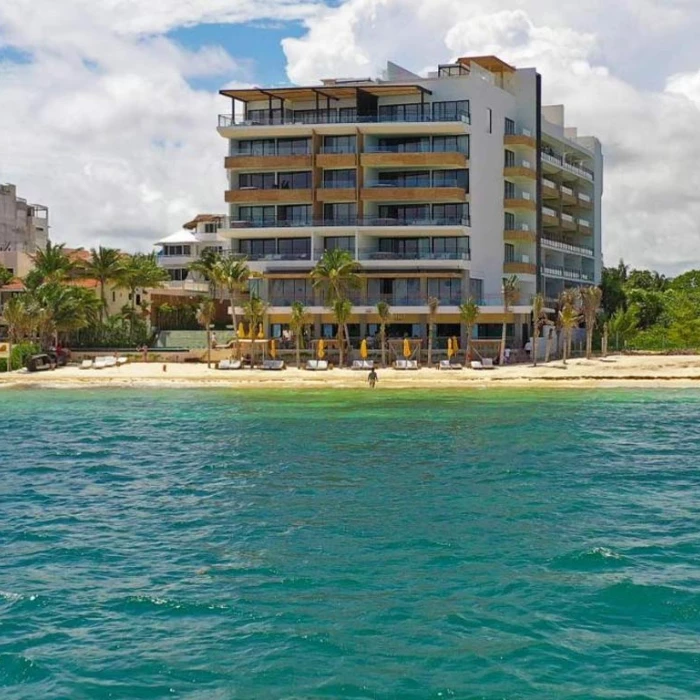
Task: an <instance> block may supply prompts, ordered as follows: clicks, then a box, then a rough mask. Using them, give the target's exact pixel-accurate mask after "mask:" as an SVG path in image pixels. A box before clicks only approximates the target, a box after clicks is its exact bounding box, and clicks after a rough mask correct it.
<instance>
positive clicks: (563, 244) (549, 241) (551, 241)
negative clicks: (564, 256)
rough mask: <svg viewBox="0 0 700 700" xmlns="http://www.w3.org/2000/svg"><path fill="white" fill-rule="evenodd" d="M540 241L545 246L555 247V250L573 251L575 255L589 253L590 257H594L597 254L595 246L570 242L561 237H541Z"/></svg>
mask: <svg viewBox="0 0 700 700" xmlns="http://www.w3.org/2000/svg"><path fill="white" fill-rule="evenodd" d="M540 242H541V243H542V245H543V246H544V247H545V248H553V249H555V250H562V251H564V252H565V253H573V254H575V255H587V256H588V257H591V258H592V257H593V256H594V255H595V253H594V251H593V248H588V247H587V246H582V245H576V244H574V243H569V242H568V241H564V240H561V239H555V238H545V237H543V238H541V239H540Z"/></svg>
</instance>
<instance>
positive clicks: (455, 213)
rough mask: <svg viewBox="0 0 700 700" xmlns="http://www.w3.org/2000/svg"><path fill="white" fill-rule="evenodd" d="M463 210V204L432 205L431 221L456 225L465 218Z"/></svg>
mask: <svg viewBox="0 0 700 700" xmlns="http://www.w3.org/2000/svg"><path fill="white" fill-rule="evenodd" d="M464 210H465V205H464V204H433V219H436V220H438V221H442V222H443V223H450V222H454V223H455V224H458V223H461V221H462V219H464V218H465V217H464Z"/></svg>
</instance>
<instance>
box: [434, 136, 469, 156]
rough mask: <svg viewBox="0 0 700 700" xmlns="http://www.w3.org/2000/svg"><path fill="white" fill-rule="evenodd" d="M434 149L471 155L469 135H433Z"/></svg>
mask: <svg viewBox="0 0 700 700" xmlns="http://www.w3.org/2000/svg"><path fill="white" fill-rule="evenodd" d="M433 151H435V152H438V153H442V152H448V153H464V155H466V156H467V157H468V156H469V136H433Z"/></svg>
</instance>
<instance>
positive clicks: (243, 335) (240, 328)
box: [238, 321, 245, 338]
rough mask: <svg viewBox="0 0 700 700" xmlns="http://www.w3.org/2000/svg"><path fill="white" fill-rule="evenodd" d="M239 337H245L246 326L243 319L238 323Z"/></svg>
mask: <svg viewBox="0 0 700 700" xmlns="http://www.w3.org/2000/svg"><path fill="white" fill-rule="evenodd" d="M238 337H239V338H245V328H244V326H243V321H241V322H240V323H239V324H238Z"/></svg>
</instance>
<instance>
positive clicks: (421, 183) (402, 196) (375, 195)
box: [361, 178, 467, 202]
mask: <svg viewBox="0 0 700 700" xmlns="http://www.w3.org/2000/svg"><path fill="white" fill-rule="evenodd" d="M466 194H467V192H466V190H465V189H464V187H457V186H435V185H431V184H430V178H427V179H426V180H417V181H416V184H411V185H394V184H390V183H384V182H370V183H365V187H364V188H363V189H362V194H361V196H362V199H363V200H364V201H366V202H464V201H465V196H466Z"/></svg>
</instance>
